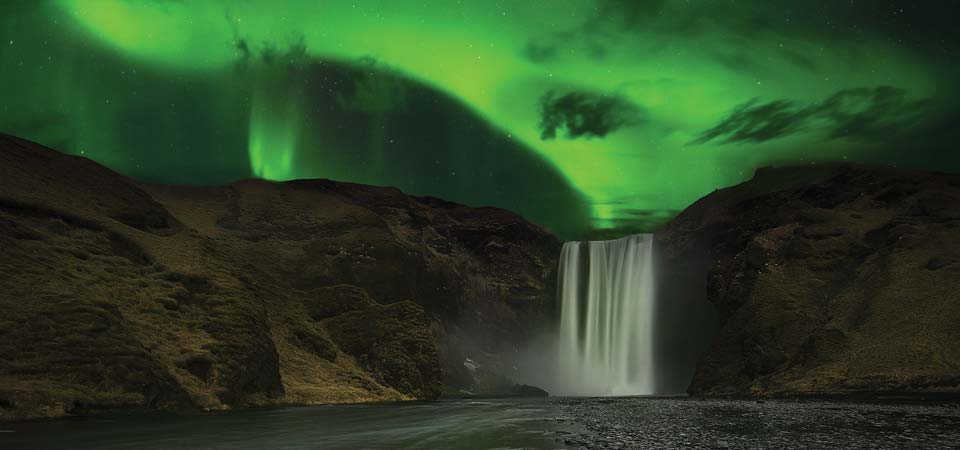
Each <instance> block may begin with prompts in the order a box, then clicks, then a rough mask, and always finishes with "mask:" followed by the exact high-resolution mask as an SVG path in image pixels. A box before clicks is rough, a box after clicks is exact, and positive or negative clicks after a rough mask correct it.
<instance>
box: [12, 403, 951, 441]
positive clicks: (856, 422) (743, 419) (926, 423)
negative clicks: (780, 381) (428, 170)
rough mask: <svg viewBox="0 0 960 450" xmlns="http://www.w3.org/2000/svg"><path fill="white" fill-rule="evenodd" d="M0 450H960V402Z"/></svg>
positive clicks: (653, 407)
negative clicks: (733, 449) (901, 449)
mask: <svg viewBox="0 0 960 450" xmlns="http://www.w3.org/2000/svg"><path fill="white" fill-rule="evenodd" d="M0 431H3V432H0V449H2V450H8V449H10V450H20V449H24V450H27V449H37V450H44V449H76V450H85V449H97V450H119V449H129V450H132V449H137V450H158V449H164V450H167V449H170V450H196V449H244V450H247V449H257V450H267V449H280V450H291V449H561V448H568V449H580V448H587V449H614V448H618V449H633V448H960V407H958V406H956V405H929V404H927V405H909V404H868V403H844V402H826V401H818V402H786V401H782V402H781V401H768V402H762V403H758V402H754V401H737V400H694V399H663V398H551V399H516V400H491V401H441V402H431V403H403V404H373V405H343V406H318V407H298V408H281V409H267V410H255V411H242V412H232V413H222V414H210V415H198V416H186V417H174V416H128V417H114V418H96V419H76V420H56V421H43V422H30V423H17V424H0Z"/></svg>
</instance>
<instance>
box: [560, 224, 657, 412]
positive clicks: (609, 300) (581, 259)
mask: <svg viewBox="0 0 960 450" xmlns="http://www.w3.org/2000/svg"><path fill="white" fill-rule="evenodd" d="M654 294H655V292H654V278H653V235H649V234H641V235H634V236H628V237H625V238H622V239H617V240H613V241H590V242H567V243H565V244H564V245H563V250H562V251H561V253H560V272H559V298H560V302H561V308H562V309H561V324H560V342H559V345H560V348H559V352H558V356H557V357H558V361H557V363H558V365H559V368H558V369H559V372H558V373H557V386H556V388H557V389H558V390H559V392H557V393H558V394H561V395H587V396H604V395H648V394H654V393H655V386H654V380H653V366H652V363H653V326H652V325H653V308H654Z"/></svg>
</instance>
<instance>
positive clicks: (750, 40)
mask: <svg viewBox="0 0 960 450" xmlns="http://www.w3.org/2000/svg"><path fill="white" fill-rule="evenodd" d="M956 3H957V2H953V1H942V2H933V1H931V2H923V1H863V0H857V1H852V0H830V1H799V0H798V1H792V2H785V1H770V0H754V1H732V0H724V1H682V0H676V1H639V0H638V1H601V0H551V1H532V0H516V1H494V0H490V1H486V0H476V1H466V0H462V1H454V0H449V1H447V0H436V1H422V0H420V1H401V0H384V1H359V0H358V1H315V0H310V1H308V0H303V1H294V0H291V1H275V0H237V1H225V0H210V1H186V0H183V1H178V0H154V1H148V0H59V1H56V0H55V1H49V2H44V1H32V0H26V1H21V0H14V1H4V2H2V4H0V131H3V132H6V133H11V134H16V135H19V136H22V137H25V138H28V139H32V140H35V141H38V142H40V143H43V144H45V145H48V146H51V147H54V148H56V149H59V150H61V151H64V152H69V153H74V154H82V155H84V156H87V157H89V158H92V159H94V160H96V161H98V162H100V163H102V164H104V165H107V166H109V167H111V168H113V169H115V170H117V171H119V172H121V173H124V174H126V175H129V176H131V177H133V178H136V179H138V180H142V181H147V182H164V183H190V184H211V183H224V182H229V181H233V180H238V179H242V178H249V177H262V178H267V179H271V180H288V179H295V178H331V179H335V180H343V181H353V182H360V183H368V184H376V185H390V186H397V187H399V188H401V189H403V190H404V191H406V192H408V193H412V194H418V195H432V196H436V197H441V198H445V199H448V200H453V201H459V202H463V203H467V204H471V205H478V206H479V205H492V206H499V207H504V208H508V209H511V210H514V211H516V212H518V213H520V214H522V215H524V216H525V217H527V218H529V219H531V220H533V221H535V222H537V223H539V224H541V225H543V226H545V227H547V228H549V229H551V230H553V231H554V232H556V233H558V234H559V235H560V236H561V237H563V238H568V239H569V238H582V237H589V236H599V235H604V236H610V235H617V234H623V233H626V232H632V231H645V230H652V229H654V228H656V226H658V225H659V224H660V223H662V222H663V221H664V220H665V219H668V218H669V217H671V216H672V215H673V214H675V213H676V212H677V211H678V210H681V209H683V208H684V207H686V206H687V205H689V204H690V203H691V202H693V201H695V200H696V199H697V198H699V197H701V196H703V195H705V194H708V193H710V192H711V191H713V190H715V189H717V188H721V187H725V186H728V185H731V184H735V183H738V182H740V181H743V180H745V179H748V178H750V176H752V174H753V171H754V169H755V168H757V167H761V166H765V165H784V164H822V163H825V162H830V161H849V162H862V163H869V164H888V165H897V166H900V167H914V168H924V169H935V170H943V171H960V152H958V151H957V150H956V145H955V142H957V139H958V138H960V136H958V135H960V132H958V130H960V127H958V126H957V120H958V119H960V107H958V105H960V103H958V99H960V96H958V86H957V80H958V79H960V77H958V75H960V70H958V67H960V66H958V61H960V59H958V57H960V36H958V34H960V32H958V31H957V30H960V27H957V26H956V22H957V19H958V18H960V15H958V6H955V4H956Z"/></svg>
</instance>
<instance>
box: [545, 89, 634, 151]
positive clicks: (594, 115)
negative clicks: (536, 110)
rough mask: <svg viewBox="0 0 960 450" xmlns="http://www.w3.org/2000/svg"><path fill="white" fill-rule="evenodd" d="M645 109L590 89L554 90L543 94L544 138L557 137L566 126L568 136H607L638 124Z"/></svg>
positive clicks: (571, 137)
mask: <svg viewBox="0 0 960 450" xmlns="http://www.w3.org/2000/svg"><path fill="white" fill-rule="evenodd" d="M641 120H642V110H641V109H640V108H639V107H638V106H636V105H634V104H633V103H631V102H630V101H628V100H626V99H623V98H620V97H617V96H613V95H603V94H595V93H588V92H569V93H566V94H562V95H561V94H558V93H557V92H556V91H550V92H547V93H546V94H544V95H543V97H541V98H540V138H541V139H543V140H549V139H554V138H556V137H557V132H558V131H559V130H566V138H567V139H576V138H580V137H601V138H602V137H605V136H606V135H607V134H610V133H611V132H614V131H616V130H618V129H620V128H622V127H624V126H630V125H637V124H639V123H640V122H641Z"/></svg>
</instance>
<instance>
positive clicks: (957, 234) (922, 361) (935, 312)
mask: <svg viewBox="0 0 960 450" xmlns="http://www.w3.org/2000/svg"><path fill="white" fill-rule="evenodd" d="M658 246H659V248H660V251H661V252H660V253H661V257H662V259H663V261H664V262H665V266H664V270H665V271H674V272H676V273H678V274H681V275H680V276H679V278H684V277H686V279H687V280H688V282H687V286H689V288H688V289H686V290H685V291H684V293H685V295H687V299H686V301H687V302H688V303H689V302H695V301H697V300H698V299H696V298H693V299H691V298H690V296H691V295H693V296H694V297H695V296H696V295H695V292H696V291H698V290H699V292H700V293H701V298H700V299H699V300H703V299H704V298H705V299H706V300H707V301H709V303H710V304H712V305H713V306H714V307H715V308H716V312H717V316H718V319H717V321H718V322H719V331H718V332H717V333H716V335H715V336H714V337H712V344H710V345H709V347H708V348H707V349H706V351H705V352H704V353H703V354H702V356H701V358H700V359H699V362H698V363H697V366H696V373H695V374H694V376H693V380H692V383H691V385H690V392H691V393H693V394H704V395H758V396H765V395H793V394H849V393H859V392H875V393H876V392H913V393H924V392H958V391H960V326H958V325H957V324H960V176H957V175H947V174H937V173H926V172H918V171H910V170H900V169H892V168H870V167H856V166H829V167H814V166H811V167H792V168H791V167H786V168H776V169H761V170H759V171H758V172H757V174H756V176H755V178H754V179H753V180H750V181H748V182H746V183H743V184H741V185H738V186H734V187H731V188H727V189H721V190H719V191H716V192H714V193H713V194H711V195H708V196H706V197H704V198H703V199H701V200H699V201H698V202H696V203H695V204H694V205H692V206H691V207H690V208H688V209H687V210H685V211H684V212H683V213H681V214H680V215H679V216H678V217H676V218H675V219H673V221H671V222H670V223H669V224H668V225H667V226H666V227H665V228H664V230H662V231H661V232H660V233H659V234H658ZM668 284H671V283H668ZM676 284H677V282H676V280H674V282H673V283H672V285H674V286H676ZM688 331H690V332H692V333H696V330H688Z"/></svg>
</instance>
